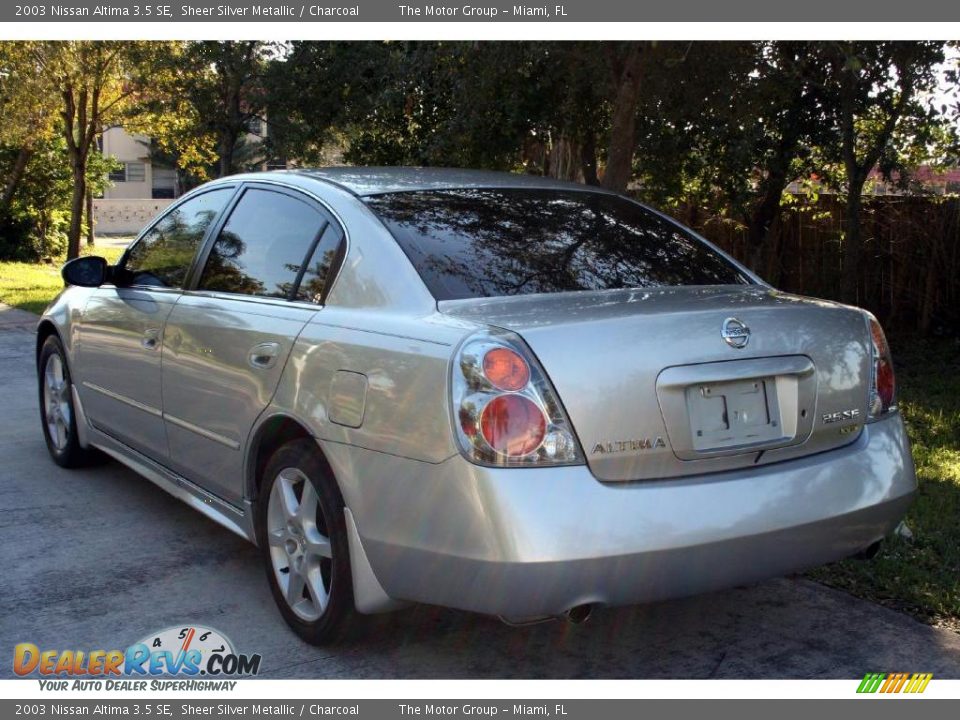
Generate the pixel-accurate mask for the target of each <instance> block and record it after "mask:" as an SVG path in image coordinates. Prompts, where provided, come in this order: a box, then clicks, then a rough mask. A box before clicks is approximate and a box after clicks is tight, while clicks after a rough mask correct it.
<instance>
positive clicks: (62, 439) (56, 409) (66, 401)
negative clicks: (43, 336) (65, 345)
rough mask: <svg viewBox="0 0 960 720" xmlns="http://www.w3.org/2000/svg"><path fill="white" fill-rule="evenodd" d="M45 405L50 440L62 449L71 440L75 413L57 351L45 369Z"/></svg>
mask: <svg viewBox="0 0 960 720" xmlns="http://www.w3.org/2000/svg"><path fill="white" fill-rule="evenodd" d="M43 407H44V418H45V419H46V423H47V432H48V434H49V435H50V442H52V443H53V446H54V448H56V449H57V450H58V451H62V450H64V449H65V448H66V447H67V443H69V442H70V427H71V421H72V419H73V413H72V410H71V408H70V382H69V381H68V380H67V377H66V373H65V372H64V367H63V360H62V359H61V358H60V355H58V354H56V353H54V354H52V355H50V357H48V358H47V364H46V367H44V369H43Z"/></svg>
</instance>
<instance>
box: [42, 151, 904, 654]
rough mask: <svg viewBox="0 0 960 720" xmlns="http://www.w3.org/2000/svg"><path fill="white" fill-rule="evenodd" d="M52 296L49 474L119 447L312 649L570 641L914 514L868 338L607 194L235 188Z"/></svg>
mask: <svg viewBox="0 0 960 720" xmlns="http://www.w3.org/2000/svg"><path fill="white" fill-rule="evenodd" d="M63 273H64V278H65V280H66V282H67V283H68V285H69V287H68V288H67V289H66V290H65V291H64V292H63V293H62V294H61V295H60V296H59V297H58V298H57V299H56V300H55V301H54V302H53V304H52V305H51V306H50V307H49V308H48V309H47V311H46V312H45V313H44V315H43V318H42V320H41V322H40V325H39V330H38V335H37V367H38V372H39V378H40V405H41V414H42V420H43V422H42V425H43V431H44V433H45V435H46V440H47V445H48V447H49V449H50V454H51V455H52V456H53V459H54V460H55V461H56V462H57V463H59V464H60V465H63V466H66V467H74V466H78V465H81V464H84V463H85V462H87V461H89V460H90V459H91V456H92V455H93V454H96V453H97V452H98V451H102V452H105V453H107V454H108V455H111V456H113V457H114V458H116V459H118V460H120V461H121V462H123V463H125V464H127V465H129V466H130V467H132V468H133V469H135V470H136V471H137V472H139V473H141V474H143V475H144V476H146V477H147V478H149V479H150V480H152V481H153V482H155V483H157V484H158V485H160V486H161V487H163V488H164V489H166V490H168V491H169V492H171V493H173V494H174V495H176V496H177V497H179V498H181V499H182V500H184V501H185V502H187V503H188V504H190V505H192V506H193V507H195V508H197V509H198V510H200V511H201V512H203V513H204V514H206V515H207V516H209V517H211V518H213V519H214V520H216V521H217V522H220V523H222V524H223V525H225V526H226V527H228V528H230V529H231V530H233V531H234V532H236V533H239V534H240V535H242V536H243V537H245V538H248V539H250V540H252V541H254V542H256V543H257V544H258V545H259V546H260V547H261V548H262V552H263V557H264V562H265V565H266V571H267V576H268V578H269V582H270V586H271V589H272V591H273V595H274V597H275V598H276V601H277V604H278V605H279V607H280V610H281V612H282V613H283V616H284V617H285V618H286V620H287V622H288V623H289V624H290V625H291V627H293V629H294V630H295V631H296V632H297V633H299V634H300V635H301V636H302V637H304V638H305V639H307V640H309V641H311V642H322V641H325V640H327V639H329V638H331V637H334V636H335V635H336V634H337V632H338V631H339V629H341V628H342V627H343V625H344V624H345V621H346V620H347V619H348V618H349V616H350V615H351V614H352V613H353V612H355V611H359V612H360V613H375V612H380V611H384V610H389V609H392V608H394V607H397V606H399V605H401V604H403V603H404V602H409V601H416V602H425V603H433V604H438V605H445V606H450V607H455V608H463V609H467V610H473V611H478V612H483V613H491V614H496V615H500V616H502V617H504V618H505V619H507V620H511V621H525V620H534V619H537V618H541V617H548V616H557V615H563V614H567V615H569V616H570V617H572V618H575V619H583V618H584V617H585V616H586V615H587V614H588V613H589V610H590V608H591V607H593V606H597V605H601V606H602V605H620V604H628V603H638V602H644V601H651V600H657V599H662V598H670V597H676V596H681V595H686V594H691V593H698V592H703V591H708V590H712V589H716V588H723V587H727V586H732V585H735V584H741V583H746V582H750V581H755V580H759V579H763V578H767V577H771V576H776V575H778V574H782V573H786V572H789V571H793V570H796V569H799V568H803V567H806V566H812V565H816V564H819V563H824V562H827V561H831V560H835V559H838V558H842V557H845V556H848V555H851V554H855V553H857V552H859V551H863V550H865V549H866V548H869V547H871V546H873V545H874V544H875V543H877V542H878V541H879V540H881V539H882V538H883V537H884V535H885V534H887V533H888V532H890V531H891V530H892V529H893V528H894V526H895V525H896V524H897V523H898V521H899V520H900V518H901V517H902V515H903V514H904V512H905V510H906V508H907V506H908V504H909V502H910V499H911V497H912V495H913V493H914V490H915V485H916V482H915V478H914V469H913V464H912V460H911V457H910V451H909V446H908V443H907V438H906V435H905V432H904V427H903V423H902V421H901V419H900V416H899V414H898V413H897V410H896V400H895V391H894V376H893V369H892V365H891V360H890V355H889V352H888V349H887V343H886V340H885V339H884V335H883V331H882V330H881V329H880V327H879V325H878V324H877V322H876V320H874V318H873V317H872V316H870V315H869V314H868V313H866V312H863V311H861V310H858V309H856V308H852V307H847V306H843V305H838V304H835V303H830V302H824V301H820V300H812V299H808V298H802V297H797V296H793V295H787V294H784V293H780V292H778V291H776V290H774V289H773V288H771V287H770V286H768V285H766V284H764V283H763V282H762V281H761V280H760V279H758V278H757V277H755V276H754V275H752V274H751V273H750V272H749V271H748V270H746V269H745V268H744V267H742V266H740V265H738V264H737V263H736V262H735V261H733V260H732V259H730V258H729V257H727V256H726V255H724V254H723V253H722V252H720V251H719V250H717V249H716V248H714V247H713V246H711V245H710V244H709V243H707V242H706V241H704V240H703V239H701V238H699V237H697V236H696V235H694V234H693V233H691V232H690V231H688V230H686V229H684V228H683V227H681V226H680V225H678V224H677V223H675V222H673V221H672V220H670V219H668V218H666V217H665V216H663V215H660V214H658V213H656V212H654V211H652V210H650V209H648V208H645V207H643V206H641V205H638V204H637V203H635V202H633V201H631V200H629V199H627V198H625V197H622V196H619V195H616V194H612V193H608V192H604V191H601V190H597V189H594V188H588V187H585V186H580V185H574V184H568V183H560V182H554V181H550V180H545V179H541V178H533V177H527V176H518V175H509V174H498V173H483V172H468V171H454V170H421V169H361V168H339V169H329V170H314V171H309V170H304V171H291V172H282V173H260V174H250V175H240V176H234V177H228V178H224V179H222V180H217V181H215V182H212V183H208V184H206V185H204V186H202V187H200V188H198V189H197V190H195V191H193V192H191V193H189V194H188V195H186V196H185V197H183V198H181V199H180V200H179V201H177V202H176V203H175V204H174V205H172V206H171V207H170V208H169V209H168V210H166V211H165V212H164V213H163V214H162V215H161V216H160V217H159V218H158V219H157V220H155V221H154V222H153V223H152V224H151V225H150V226H149V227H147V229H146V230H145V231H144V232H143V233H142V234H141V235H140V237H139V238H138V239H137V240H136V242H134V243H133V245H131V247H130V248H129V250H127V252H126V254H125V255H124V256H123V257H122V258H121V260H120V261H119V263H118V264H117V265H116V266H113V267H108V266H107V263H106V262H105V261H104V260H102V259H100V258H93V257H88V258H81V259H79V260H74V261H73V262H71V263H68V264H67V265H66V266H65V267H64V271H63Z"/></svg>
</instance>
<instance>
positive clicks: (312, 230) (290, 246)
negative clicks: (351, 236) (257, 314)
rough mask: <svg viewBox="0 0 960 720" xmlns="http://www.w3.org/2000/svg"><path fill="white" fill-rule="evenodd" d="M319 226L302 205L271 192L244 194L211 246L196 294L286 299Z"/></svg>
mask: <svg viewBox="0 0 960 720" xmlns="http://www.w3.org/2000/svg"><path fill="white" fill-rule="evenodd" d="M325 225H326V220H325V219H324V217H323V216H322V215H321V214H320V213H319V212H318V211H317V210H315V209H314V208H313V207H311V206H310V205H308V204H307V203H306V202H302V201H300V200H297V199H296V198H293V197H291V196H289V195H285V194H283V193H279V192H273V191H271V190H260V189H256V188H252V189H250V190H247V191H246V192H244V194H243V197H242V198H240V202H239V203H238V204H237V207H236V208H235V209H234V210H233V212H232V213H231V214H230V218H229V219H228V220H227V224H226V225H225V226H224V227H223V230H221V231H220V235H219V236H218V237H217V240H216V242H215V243H214V245H213V249H212V250H211V252H210V257H209V258H208V259H207V263H206V266H205V267H204V269H203V275H202V276H201V278H200V285H199V287H200V289H201V290H217V291H220V292H229V293H240V294H243V295H260V296H263V297H277V298H289V297H290V296H291V293H292V292H293V289H294V286H295V284H296V281H297V277H298V275H299V274H300V266H301V265H302V264H303V262H304V258H305V257H306V255H307V253H308V252H309V251H310V249H311V247H313V242H314V240H315V239H316V237H317V234H318V233H319V232H320V231H321V230H322V229H323V227H324V226H325Z"/></svg>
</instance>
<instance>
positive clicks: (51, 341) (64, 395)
mask: <svg viewBox="0 0 960 720" xmlns="http://www.w3.org/2000/svg"><path fill="white" fill-rule="evenodd" d="M37 371H38V373H39V375H38V380H39V383H40V420H41V424H42V427H43V439H44V440H46V442H47V450H48V451H49V452H50V457H51V458H53V461H54V462H55V463H57V465H59V466H61V467H65V468H77V467H85V466H87V465H90V464H92V463H95V462H98V461H100V460H101V459H102V457H103V456H102V455H101V454H100V453H99V452H98V451H97V450H96V449H94V448H83V447H81V446H80V440H79V437H78V435H77V414H76V412H75V408H74V404H73V381H72V380H71V378H70V368H69V367H68V366H67V355H66V353H65V352H64V350H63V343H61V342H60V338H58V337H57V336H56V335H51V336H50V337H48V338H47V339H46V341H45V342H44V343H43V347H42V348H41V350H40V357H39V358H38V362H37Z"/></svg>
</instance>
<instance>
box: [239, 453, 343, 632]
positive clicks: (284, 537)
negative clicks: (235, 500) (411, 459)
mask: <svg viewBox="0 0 960 720" xmlns="http://www.w3.org/2000/svg"><path fill="white" fill-rule="evenodd" d="M259 498H260V500H259V502H258V503H257V539H258V542H259V544H260V548H261V552H262V554H263V559H264V564H265V566H266V572H267V579H268V581H269V583H270V590H271V592H272V593H273V598H274V600H275V601H276V603H277V606H278V607H279V608H280V612H281V613H282V614H283V617H284V619H285V620H286V621H287V624H288V625H290V627H291V628H293V630H294V631H295V632H296V633H297V634H298V635H299V636H300V637H302V638H303V639H304V640H306V641H307V642H309V643H312V644H314V645H321V644H324V643H327V642H330V641H332V640H335V639H337V638H338V637H340V636H341V635H342V634H343V632H344V631H345V630H346V629H347V627H348V625H349V624H350V621H351V620H352V619H353V615H354V605H353V580H352V576H351V572H350V555H349V547H348V542H347V532H346V523H345V520H344V512H343V511H344V504H343V498H342V497H341V495H340V490H339V488H338V487H337V485H336V482H335V481H334V479H333V477H332V476H331V474H330V472H329V470H328V469H327V467H326V465H325V463H324V462H323V461H322V459H321V458H320V454H319V451H318V450H317V448H316V446H315V445H314V443H313V441H312V440H294V441H291V442H289V443H286V444H285V445H283V446H281V447H280V448H279V449H278V450H277V451H276V452H275V453H274V454H273V456H272V457H271V458H270V461H269V462H268V463H267V467H266V470H265V471H264V477H263V482H262V485H261V489H260V494H259Z"/></svg>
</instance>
